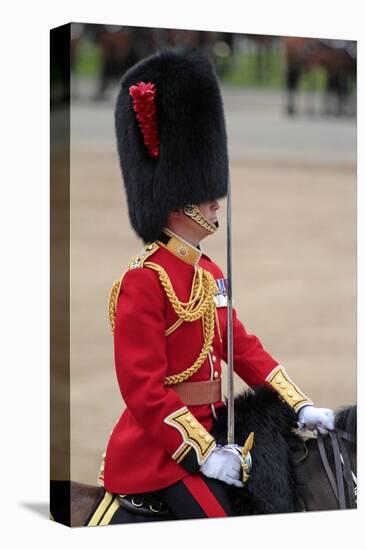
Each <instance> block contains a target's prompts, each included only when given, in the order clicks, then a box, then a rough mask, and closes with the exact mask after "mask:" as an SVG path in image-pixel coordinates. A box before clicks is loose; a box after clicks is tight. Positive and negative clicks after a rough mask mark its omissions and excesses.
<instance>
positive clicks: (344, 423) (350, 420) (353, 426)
mask: <svg viewBox="0 0 366 550" xmlns="http://www.w3.org/2000/svg"><path fill="white" fill-rule="evenodd" d="M334 425H335V427H336V428H338V430H342V431H344V432H348V433H349V434H351V435H352V436H353V437H354V439H356V434H357V405H352V406H350V407H344V408H343V409H340V410H339V411H337V413H336V416H335V420H334Z"/></svg>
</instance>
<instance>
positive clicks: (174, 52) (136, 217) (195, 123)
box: [115, 48, 228, 242]
mask: <svg viewBox="0 0 366 550" xmlns="http://www.w3.org/2000/svg"><path fill="white" fill-rule="evenodd" d="M140 82H144V83H145V84H146V86H145V87H144V85H142V87H143V88H144V90H145V94H146V91H147V95H145V96H144V97H145V102H144V100H143V101H142V104H141V102H140V104H139V103H138V101H139V98H140V99H141V95H140V91H137V95H136V94H133V89H134V90H135V91H136V87H138V85H139V83H140ZM149 83H152V84H153V87H152V88H153V89H151V86H149ZM131 86H132V87H133V88H132V89H131ZM146 97H147V98H148V100H147V103H148V104H149V105H150V110H149V107H146ZM151 109H152V112H151ZM144 111H145V113H144ZM115 124H116V135H117V145H118V153H119V158H120V164H121V169H122V174H123V179H124V183H125V188H126V193H127V200H128V211H129V216H130V221H131V224H132V227H133V228H134V230H135V231H136V233H137V234H138V235H139V237H141V238H142V239H143V240H144V241H145V242H149V241H153V240H155V239H157V238H158V237H159V234H160V232H161V230H162V228H163V227H164V226H165V225H166V222H167V217H168V214H169V213H170V212H171V211H172V210H177V209H179V208H183V207H184V206H185V205H186V204H187V203H193V204H199V203H201V202H207V201H210V200H215V199H219V198H221V197H224V196H225V195H226V194H227V186H228V154H227V138H226V128H225V119H224V111H223V105H222V98H221V94H220V89H219V85H218V81H217V78H216V74H215V71H214V68H213V66H212V64H211V63H210V61H209V60H208V58H207V57H206V56H205V55H204V54H203V53H202V52H201V51H199V50H195V49H191V48H190V49H187V48H176V49H165V50H161V51H160V52H158V53H156V54H154V55H152V56H150V57H148V58H146V59H143V60H142V61H140V62H139V63H137V64H136V65H134V66H133V67H131V68H130V69H129V70H128V71H127V73H126V74H125V75H124V77H123V79H122V81H121V88H120V91H119V94H118V98H117V104H116V110H115Z"/></svg>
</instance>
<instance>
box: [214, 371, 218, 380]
mask: <svg viewBox="0 0 366 550" xmlns="http://www.w3.org/2000/svg"><path fill="white" fill-rule="evenodd" d="M218 377H219V373H218V372H217V370H215V372H214V378H218Z"/></svg>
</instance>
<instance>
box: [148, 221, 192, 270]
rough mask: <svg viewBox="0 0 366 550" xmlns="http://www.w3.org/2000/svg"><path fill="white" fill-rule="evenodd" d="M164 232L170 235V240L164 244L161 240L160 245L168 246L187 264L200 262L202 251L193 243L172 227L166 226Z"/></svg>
mask: <svg viewBox="0 0 366 550" xmlns="http://www.w3.org/2000/svg"><path fill="white" fill-rule="evenodd" d="M163 233H165V235H167V236H168V237H170V239H169V241H168V242H167V243H166V244H164V243H162V242H161V241H158V242H159V245H161V246H164V248H167V249H168V250H169V251H170V252H171V253H172V254H174V256H177V258H180V259H181V260H183V261H184V262H186V263H187V264H191V265H196V264H198V262H199V259H200V258H201V256H202V252H201V251H200V250H199V249H198V248H196V247H195V246H193V245H192V244H190V243H188V242H187V241H185V240H184V239H182V238H181V237H179V236H178V235H176V234H175V233H173V231H170V229H168V228H166V227H164V229H163Z"/></svg>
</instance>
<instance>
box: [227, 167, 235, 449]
mask: <svg viewBox="0 0 366 550" xmlns="http://www.w3.org/2000/svg"><path fill="white" fill-rule="evenodd" d="M226 204H227V223H226V230H227V298H228V305H227V442H228V444H232V443H235V441H234V364H233V350H234V341H233V303H232V273H231V268H232V261H231V182H230V177H229V181H228V193H227V203H226Z"/></svg>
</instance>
